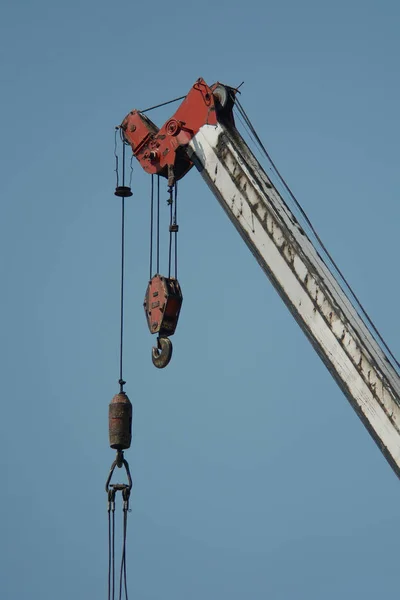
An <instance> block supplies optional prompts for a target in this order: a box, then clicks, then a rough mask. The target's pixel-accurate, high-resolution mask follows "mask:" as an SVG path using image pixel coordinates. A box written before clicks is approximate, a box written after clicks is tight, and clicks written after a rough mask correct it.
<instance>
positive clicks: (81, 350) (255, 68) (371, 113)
mask: <svg viewBox="0 0 400 600" xmlns="http://www.w3.org/2000/svg"><path fill="white" fill-rule="evenodd" d="M399 27H400V9H399V5H398V2H396V1H395V0H392V1H391V0H381V1H380V2H378V1H377V0H375V1H369V0H364V1H361V0H358V1H356V0H346V1H344V0H338V1H336V2H321V1H317V0H315V1H311V0H304V1H302V2H298V1H295V0H281V1H280V2H277V1H274V2H261V1H256V0H248V1H247V2H240V3H238V2H236V3H235V2H224V1H222V0H221V1H220V2H211V1H209V0H203V2H197V3H193V2H187V1H186V2H183V1H181V0H179V1H177V2H173V3H172V2H171V3H170V2H161V1H160V0H154V1H153V2H147V3H144V2H143V3H133V2H127V1H126V0H120V1H119V2H104V1H103V0H98V1H96V2H94V1H92V0H87V1H85V0H82V1H80V2H77V1H76V0H71V1H70V2H54V1H53V2H50V1H48V0H37V1H36V2H27V1H26V0H21V1H20V2H11V1H10V0H8V1H7V0H6V1H5V2H3V4H2V7H1V9H0V32H1V35H0V49H1V111H0V124H1V146H0V165H1V177H0V190H1V200H2V219H1V234H0V244H1V256H2V260H1V281H2V294H1V298H2V317H3V318H2V326H1V331H2V345H1V346H2V348H1V356H0V358H1V362H0V364H1V372H2V377H1V380H2V388H3V393H2V397H3V401H2V414H1V418H0V439H1V450H2V451H1V452H0V469H1V470H0V478H1V482H2V492H1V494H0V514H1V535H0V581H1V589H2V592H1V595H2V598H4V600H39V599H40V600H50V599H54V598H57V600H64V599H65V600H66V599H68V600H69V599H70V598H74V599H77V600H78V599H82V600H83V599H88V598H98V599H100V598H106V576H107V525H106V498H105V492H104V491H103V486H104V482H105V478H106V475H107V472H108V469H109V466H110V464H111V462H112V460H113V458H114V453H113V452H112V451H111V450H110V449H109V448H108V432H107V411H108V403H109V401H110V399H111V398H112V396H113V394H114V393H115V392H116V391H117V389H118V388H117V383H116V380H117V378H118V320H119V315H118V306H119V223H120V206H119V202H118V201H117V199H116V198H115V197H114V196H113V191H114V186H115V179H114V173H113V169H114V163H113V135H114V125H116V124H118V123H119V122H120V121H121V120H122V118H123V117H124V116H125V114H126V113H127V112H128V111H129V110H131V109H132V108H134V107H137V108H144V107H146V106H149V105H152V104H156V103H157V102H162V101H164V100H168V99H170V98H173V97H175V96H178V95H181V94H185V93H186V92H187V91H188V90H189V89H190V87H191V85H192V84H193V83H194V81H195V80H196V79H197V78H198V77H199V76H202V77H204V78H205V79H206V80H207V81H208V82H209V83H212V82H214V81H216V80H220V81H223V82H226V83H228V84H232V85H238V84H239V83H240V82H241V81H242V80H244V81H245V85H244V86H243V88H242V97H241V100H242V103H243V104H244V106H245V107H246V109H247V111H248V113H249V115H250V117H251V118H252V120H253V122H254V124H255V126H256V128H257V130H258V133H259V135H260V137H261V138H262V139H263V141H264V142H265V143H266V145H267V147H268V149H269V150H270V152H271V154H272V156H273V157H274V158H275V160H276V163H277V164H278V166H279V168H280V169H281V171H282V172H283V174H284V175H285V177H286V179H287V181H288V182H289V184H290V185H291V186H292V188H293V189H294V191H295V193H296V195H297V197H298V198H299V199H300V200H301V202H302V204H303V206H304V207H305V209H306V210H307V212H308V214H309V216H310V217H311V219H312V221H313V223H314V225H315V226H316V227H317V229H318V231H319V233H320V235H321V237H322V238H323V240H324V241H325V243H326V245H327V246H328V248H329V249H330V251H331V252H332V254H333V256H334V257H335V259H336V260H337V262H338V263H339V265H340V266H341V268H342V269H343V271H344V273H345V274H346V276H347V277H348V279H349V280H350V282H351V283H352V284H353V287H354V288H355V290H356V292H357V293H358V294H359V296H360V297H361V298H362V300H363V302H364V304H365V306H366V308H367V309H368V311H369V312H370V313H371V315H372V317H373V318H374V320H375V321H376V323H377V325H378V327H379V329H380V330H381V332H382V333H383V334H384V336H385V337H386V338H387V341H388V342H389V344H390V345H391V346H392V349H393V351H394V352H395V353H396V354H397V355H399V354H400V352H399V349H400V342H399V339H400V335H399V334H400V328H399V321H398V308H399V301H398V295H399V283H398V270H399V263H398V223H399V216H400V209H399V202H398V198H399V191H398V190H399V178H398V171H399V167H398V164H399V137H400V122H399V101H400V87H399V71H398V64H399V53H400V42H399V35H398V32H399ZM174 110H175V107H172V108H171V107H167V108H166V109H163V110H161V111H159V112H158V113H157V114H153V115H152V118H153V119H154V120H155V121H156V122H158V123H159V124H162V123H163V122H164V121H165V120H166V119H167V118H168V116H170V115H171V114H172V113H173V111H174ZM132 187H133V191H134V197H133V198H132V200H131V201H129V204H128V207H127V260H126V268H127V289H126V307H127V309H126V362H125V365H126V368H125V378H126V379H127V382H128V384H127V386H126V389H127V392H128V394H129V396H130V398H131V400H132V402H133V405H134V410H135V416H134V439H133V444H132V448H131V450H130V451H129V452H128V453H127V458H128V460H129V462H130V464H131V468H132V472H133V476H134V481H135V488H134V492H133V496H132V512H131V514H130V517H129V518H130V521H129V533H128V578H129V589H130V597H131V598H138V599H139V598H140V599H141V600H153V599H154V600H161V598H167V599H171V600H172V599H173V600H180V599H182V600H183V599H185V600H186V599H188V598H190V599H191V600H200V599H201V600H203V599H204V598H208V599H210V600H212V599H215V600H217V599H218V600H220V599H222V598H229V599H230V600H236V599H237V600H239V599H240V600H242V599H244V598H254V599H260V600H261V599H264V598H271V599H274V600H302V599H304V600H331V599H332V600H337V599H338V598H341V599H342V600H345V599H346V600H347V599H349V600H350V599H351V600H354V599H355V598H363V599H364V600H367V599H376V598H382V599H392V598H397V597H398V593H399V590H398V587H399V584H398V581H399V578H398V549H399V535H400V519H399V505H400V486H399V481H398V480H397V478H396V476H395V475H394V474H393V472H392V471H391V469H390V468H389V466H388V465H387V463H386V462H385V460H384V459H383V457H382V456H381V454H380V452H379V450H378V449H377V448H376V446H375V444H374V443H373V441H372V440H371V438H370V437H369V435H368V434H367V432H366V431H365V430H364V427H363V426H362V424H361V422H360V421H359V420H358V418H357V417H356V415H355V414H354V413H353V411H352V409H351V408H350V406H349V405H348V403H347V401H346V400H345V398H344V397H343V395H342V393H341V392H340V390H339V388H338V387H337V386H336V384H335V383H334V382H333V380H332V379H331V377H330V375H329V374H328V372H327V370H326V369H325V367H324V366H323V365H322V363H321V362H320V360H319V358H318V357H317V356H316V354H315V352H314V351H313V349H312V348H311V346H310V344H309V343H308V342H307V340H306V339H305V337H304V336H303V334H302V333H301V331H300V330H299V328H298V326H297V325H296V323H295V322H294V320H293V318H292V317H291V315H290V314H289V313H288V311H287V309H286V308H285V307H284V305H283V303H282V302H281V300H280V299H279V298H278V296H277V294H276V292H275V291H274V289H273V288H272V286H271V285H270V283H269V282H268V280H267V279H266V278H265V276H264V275H263V273H262V272H261V270H260V268H259V267H258V265H257V264H256V263H255V261H254V259H253V258H252V256H251V254H250V252H249V251H248V250H247V248H246V247H245V246H244V244H243V243H242V241H241V240H240V238H239V236H238V235H237V233H236V232H235V231H234V229H233V227H232V225H231V224H230V223H229V221H228V219H227V218H226V216H225V215H224V213H223V211H222V210H221V208H220V207H219V206H218V204H217V202H216V201H215V199H214V198H213V197H212V195H211V193H210V192H209V190H208V189H207V187H206V186H205V185H204V183H203V181H202V180H201V178H200V176H199V175H198V174H197V173H196V172H194V171H192V172H191V173H190V175H188V176H187V178H186V179H185V180H184V181H183V182H182V185H181V186H180V199H181V200H180V226H181V232H180V250H181V260H180V265H181V268H180V280H181V284H182V287H183V291H184V307H183V311H182V315H181V320H180V323H179V328H178V331H177V333H176V335H175V336H174V348H175V350H174V357H173V361H172V363H171V365H170V366H169V367H168V369H166V370H164V371H157V370H156V369H154V367H153V366H152V364H151V360H150V348H151V345H152V343H153V341H154V339H153V338H152V337H151V336H150V334H149V332H148V330H147V325H146V323H145V320H144V315H143V312H142V300H143V296H144V292H145V288H146V284H147V279H148V215H149V189H150V180H149V177H148V176H147V175H146V174H145V173H144V172H142V171H141V169H140V168H139V165H136V164H135V169H134V175H133V184H132Z"/></svg>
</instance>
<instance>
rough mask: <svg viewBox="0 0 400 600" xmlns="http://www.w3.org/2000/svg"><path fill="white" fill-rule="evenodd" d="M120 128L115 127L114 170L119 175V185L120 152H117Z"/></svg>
mask: <svg viewBox="0 0 400 600" xmlns="http://www.w3.org/2000/svg"><path fill="white" fill-rule="evenodd" d="M118 129H119V128H118V127H116V128H115V133H114V157H115V169H114V171H115V173H116V176H117V187H118V185H119V174H118V171H119V166H118V153H117V131H118Z"/></svg>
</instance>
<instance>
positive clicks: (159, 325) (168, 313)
mask: <svg viewBox="0 0 400 600" xmlns="http://www.w3.org/2000/svg"><path fill="white" fill-rule="evenodd" d="M182 300H183V297H182V292H181V288H180V285H179V282H178V280H177V279H175V278H174V277H163V276H162V275H158V274H157V275H154V277H153V278H152V279H151V281H149V285H148V286H147V291H146V296H145V299H144V303H143V306H144V310H145V314H146V319H147V324H148V326H149V329H150V332H151V333H158V335H159V337H160V338H163V337H167V336H170V335H173V334H174V333H175V329H176V326H177V324H178V319H179V313H180V310H181V306H182Z"/></svg>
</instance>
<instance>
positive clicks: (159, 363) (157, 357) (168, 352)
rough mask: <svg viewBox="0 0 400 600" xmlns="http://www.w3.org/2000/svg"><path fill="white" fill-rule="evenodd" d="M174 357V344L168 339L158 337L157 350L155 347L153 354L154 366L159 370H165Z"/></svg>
mask: <svg viewBox="0 0 400 600" xmlns="http://www.w3.org/2000/svg"><path fill="white" fill-rule="evenodd" d="M171 356H172V342H171V340H170V339H169V338H167V337H158V338H157V348H155V347H154V346H153V348H152V352H151V359H152V361H153V365H154V366H155V367H157V369H164V367H166V366H167V365H168V363H169V361H170V360H171Z"/></svg>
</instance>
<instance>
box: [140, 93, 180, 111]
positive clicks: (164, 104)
mask: <svg viewBox="0 0 400 600" xmlns="http://www.w3.org/2000/svg"><path fill="white" fill-rule="evenodd" d="M185 98H186V96H180V97H179V98H174V99H173V100H168V102H162V103H161V104H156V105H155V106H150V108H145V109H144V110H140V111H139V112H141V113H146V112H149V111H150V110H154V109H155V108H161V106H167V104H172V103H173V102H179V100H184V99H185Z"/></svg>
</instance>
